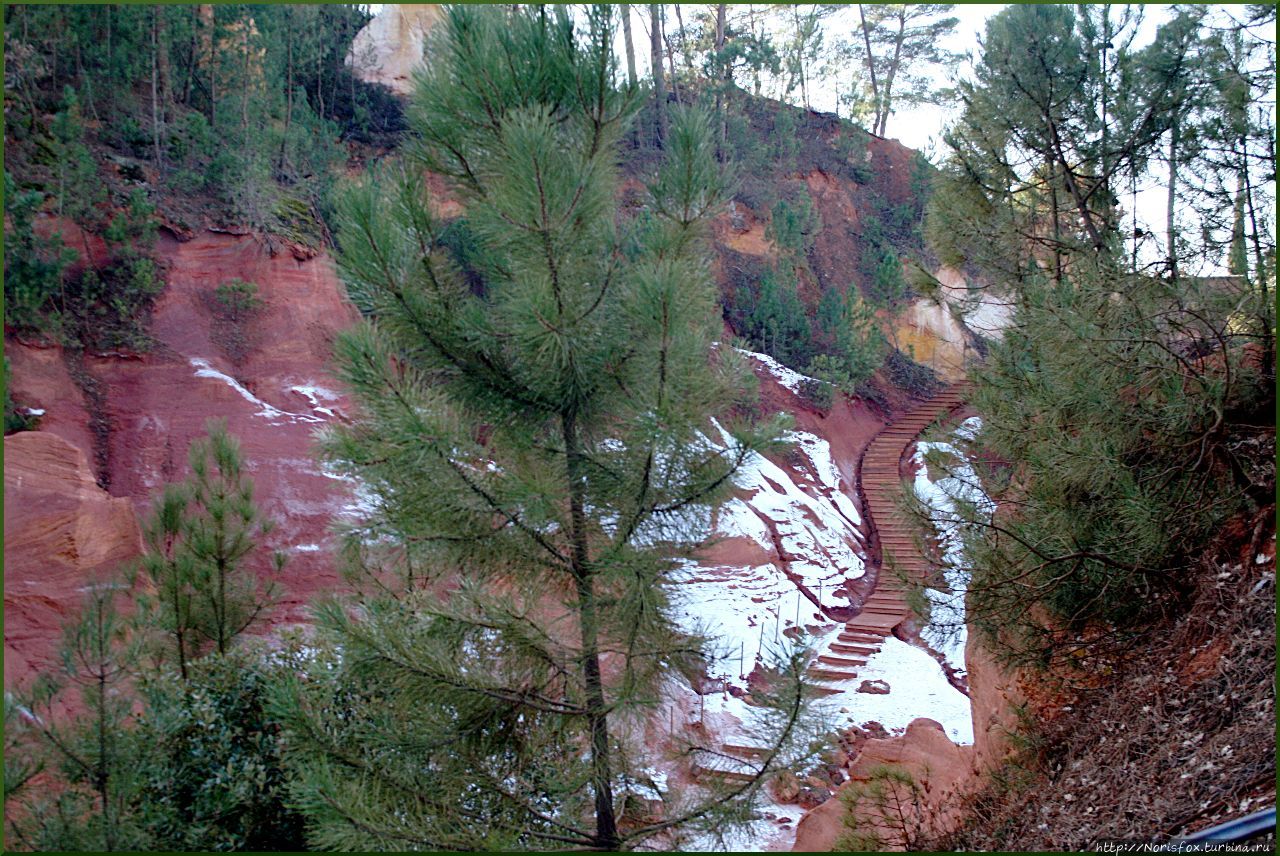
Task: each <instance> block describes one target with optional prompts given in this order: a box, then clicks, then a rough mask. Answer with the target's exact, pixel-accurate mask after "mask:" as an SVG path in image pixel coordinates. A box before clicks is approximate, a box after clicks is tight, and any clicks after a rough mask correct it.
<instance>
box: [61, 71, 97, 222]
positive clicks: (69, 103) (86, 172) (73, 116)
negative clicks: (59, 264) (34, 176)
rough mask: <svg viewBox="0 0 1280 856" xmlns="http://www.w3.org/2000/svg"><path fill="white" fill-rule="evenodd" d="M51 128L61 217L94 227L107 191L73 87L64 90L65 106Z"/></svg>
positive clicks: (63, 101)
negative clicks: (100, 176)
mask: <svg viewBox="0 0 1280 856" xmlns="http://www.w3.org/2000/svg"><path fill="white" fill-rule="evenodd" d="M49 131H50V135H51V136H52V138H53V152H54V158H55V163H54V172H55V175H56V181H57V196H56V198H57V200H58V208H57V211H58V216H60V217H68V218H70V219H71V220H74V221H76V222H77V223H81V224H83V225H84V226H85V227H86V228H93V227H94V226H96V225H98V223H99V221H100V219H101V216H102V215H101V212H100V211H99V206H100V205H101V204H102V202H103V200H104V198H105V194H104V193H103V187H102V183H101V182H100V181H99V180H98V167H97V164H95V163H94V161H93V155H92V154H91V153H90V151H89V147H88V146H86V145H85V136H84V131H85V129H84V117H83V115H81V112H80V99H79V98H77V97H76V93H75V90H74V89H72V88H71V87H70V86H68V87H66V89H64V90H63V95H62V109H61V110H59V111H58V113H57V114H56V115H54V117H53V122H52V123H51V124H50V127H49Z"/></svg>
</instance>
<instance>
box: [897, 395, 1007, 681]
mask: <svg viewBox="0 0 1280 856" xmlns="http://www.w3.org/2000/svg"><path fill="white" fill-rule="evenodd" d="M981 428H982V420H981V419H979V418H978V417H977V416H973V417H970V418H969V419H966V420H965V421H964V422H962V423H961V424H960V425H959V427H957V428H956V429H955V431H953V432H952V434H953V436H955V437H956V438H958V439H960V440H971V439H973V437H975V436H977V432H978V431H979V430H980V429H981ZM934 450H936V451H939V452H944V453H946V454H947V455H948V456H949V458H948V459H949V461H950V465H949V472H948V473H947V474H945V475H943V476H942V477H941V478H939V479H938V481H936V482H933V481H930V479H929V473H928V468H927V467H926V466H925V455H926V454H927V453H929V452H930V451H934ZM915 464H916V467H917V470H916V480H915V492H916V496H917V497H919V498H920V500H921V501H922V502H924V503H925V505H927V506H928V507H929V508H930V509H931V510H932V516H933V522H934V526H935V527H937V529H938V541H939V543H940V544H941V546H942V552H943V556H944V557H945V558H946V566H945V567H944V574H945V576H946V580H947V586H948V588H950V591H949V592H944V591H939V590H937V589H926V590H925V595H926V596H927V597H928V598H929V617H930V620H929V625H928V626H927V627H925V628H924V629H923V631H922V633H921V635H922V636H923V637H924V639H925V641H926V642H928V643H929V645H930V646H931V647H932V648H933V649H934V650H936V651H939V652H941V653H942V654H943V656H945V657H946V658H947V662H948V663H950V664H951V666H952V667H954V668H955V669H957V670H958V671H959V672H960V674H962V675H963V674H964V671H965V662H964V648H965V641H966V639H967V637H968V630H967V627H966V625H965V615H964V597H965V591H966V590H967V588H968V584H969V574H968V571H967V570H966V569H965V568H964V567H963V564H962V561H961V560H962V557H963V544H962V542H961V535H962V532H961V528H960V519H959V517H958V516H957V515H956V502H957V501H964V502H970V503H973V504H974V505H976V506H977V508H978V509H980V510H981V511H982V512H983V513H984V514H985V515H987V516H988V517H989V516H990V514H991V513H992V511H994V510H995V503H993V502H992V501H991V498H990V497H988V496H987V495H986V493H984V492H983V490H982V487H981V486H980V485H979V483H978V477H977V474H976V473H975V472H974V470H973V467H972V465H971V464H970V463H969V461H968V459H967V458H965V456H964V453H963V451H962V450H961V448H959V447H958V446H957V445H955V444H953V443H949V442H924V441H922V442H919V443H917V444H916V452H915Z"/></svg>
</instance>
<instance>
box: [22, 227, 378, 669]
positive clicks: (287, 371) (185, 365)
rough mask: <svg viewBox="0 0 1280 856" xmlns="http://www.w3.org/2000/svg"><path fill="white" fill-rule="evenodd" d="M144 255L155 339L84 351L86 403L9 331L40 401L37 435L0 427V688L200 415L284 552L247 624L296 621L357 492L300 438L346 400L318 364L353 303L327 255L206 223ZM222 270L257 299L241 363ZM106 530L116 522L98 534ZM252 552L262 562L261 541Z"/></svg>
mask: <svg viewBox="0 0 1280 856" xmlns="http://www.w3.org/2000/svg"><path fill="white" fill-rule="evenodd" d="M157 256H158V257H159V259H160V260H161V262H162V263H163V264H164V266H165V268H166V275H165V278H166V282H167V285H166V288H165V290H164V292H163V294H162V295H161V296H160V298H159V300H158V301H157V303H156V307H155V312H154V315H153V318H152V321H151V324H150V327H149V329H150V332H151V334H152V336H153V337H154V339H155V340H156V341H155V345H154V346H153V347H152V348H151V349H150V350H149V351H148V352H147V353H145V354H142V355H140V356H121V355H99V356H88V357H86V358H85V361H84V372H85V374H86V375H87V376H88V378H89V380H90V382H93V383H96V386H97V389H98V390H99V391H100V396H99V400H98V402H96V403H94V402H91V401H89V400H88V399H87V397H86V396H85V395H84V394H83V393H82V392H81V388H80V386H79V385H77V383H76V382H75V381H73V379H72V377H71V374H70V373H69V372H68V369H67V367H66V365H65V363H64V361H63V359H62V357H61V354H60V351H59V350H58V349H56V348H52V347H43V348H41V347H35V346H31V345H24V344H21V343H17V342H7V343H6V352H7V355H8V356H9V358H10V360H11V363H12V370H13V377H14V392H15V397H16V399H17V400H18V402H19V403H20V404H22V405H24V406H26V407H33V408H39V409H43V410H45V414H44V416H42V417H41V422H40V426H39V427H40V428H41V430H40V431H39V432H36V433H26V434H17V435H13V436H11V437H6V438H5V464H6V466H5V618H6V622H5V665H6V669H5V682H6V685H12V684H13V683H14V682H15V681H17V680H21V679H22V678H23V677H24V676H25V675H27V674H29V672H30V670H32V669H38V668H40V667H41V665H42V664H44V665H48V664H51V663H52V662H53V658H54V657H55V656H56V650H57V645H58V640H59V639H60V637H61V632H62V631H61V623H62V621H63V619H64V618H65V617H66V616H69V615H71V614H73V613H74V612H75V610H76V609H77V608H78V605H79V602H80V598H81V594H80V592H78V591H77V589H78V588H79V587H81V586H84V585H86V584H87V583H88V582H89V581H91V580H92V578H93V576H94V574H98V573H106V572H107V571H109V570H111V569H112V568H113V567H115V566H117V565H119V564H120V563H121V561H122V560H124V559H128V558H130V557H132V556H134V555H136V554H137V552H138V549H139V546H138V537H137V524H136V523H135V522H134V515H135V514H136V516H137V518H139V519H141V518H142V517H144V516H145V513H146V510H147V508H148V506H149V504H150V500H151V496H152V494H153V493H154V492H155V491H156V490H157V489H158V488H160V487H161V486H162V485H164V484H165V483H166V482H171V481H178V480H181V479H183V478H185V477H186V475H187V474H188V472H189V470H188V467H187V450H188V447H189V446H190V444H191V441H192V440H193V439H195V438H197V437H199V436H201V435H203V434H204V431H205V425H206V423H207V421H208V420H209V419H211V418H222V419H226V420H227V424H228V428H229V430H230V432H231V433H232V434H233V435H234V436H236V437H237V438H239V440H240V443H241V450H242V453H243V457H244V460H245V465H246V468H247V471H248V473H249V475H250V477H251V478H252V479H253V481H254V483H255V496H256V499H257V502H258V504H259V506H260V508H261V509H262V510H263V512H264V513H265V514H266V516H268V517H270V518H272V519H274V520H275V521H276V522H277V528H276V529H275V531H273V532H272V533H271V534H270V536H269V538H268V539H267V541H266V546H267V547H268V548H270V549H281V550H284V551H285V552H286V553H287V554H288V556H289V563H288V564H287V565H286V567H285V569H284V571H283V573H282V575H281V576H280V578H279V580H278V581H279V582H280V583H281V584H282V586H283V588H284V589H285V596H284V600H283V601H282V603H281V604H280V605H279V606H278V607H277V608H276V610H275V611H274V612H273V613H272V615H271V616H270V617H269V619H268V621H267V623H264V624H263V625H262V626H261V628H260V629H261V631H262V632H268V631H269V630H270V628H271V626H273V625H278V624H280V623H285V622H295V621H299V620H302V619H303V618H304V617H305V612H304V608H305V605H306V603H307V602H308V601H309V600H310V599H311V598H312V597H313V596H314V595H315V594H316V593H317V592H319V591H322V590H325V589H333V588H335V587H337V585H338V582H339V576H338V574H337V572H336V571H335V569H334V567H333V556H334V553H335V552H336V551H335V549H334V547H335V544H334V538H333V535H332V534H331V530H330V527H331V525H332V524H333V522H334V520H335V519H341V518H342V516H343V515H344V514H350V513H351V512H352V511H354V509H355V499H354V496H353V492H352V486H351V484H350V483H349V482H346V481H344V480H341V479H339V478H335V477H334V476H333V475H332V474H329V475H326V474H325V473H324V472H323V471H322V470H321V467H320V465H319V464H318V463H316V461H315V459H314V456H313V454H312V452H313V446H314V437H313V435H314V433H315V432H316V430H317V429H320V428H323V427H324V426H325V425H326V424H329V423H332V422H335V421H337V420H341V419H343V418H345V415H346V413H347V412H349V411H350V407H351V406H350V404H349V402H348V401H347V400H346V398H345V397H344V396H342V395H341V394H340V385H339V384H338V382H337V381H336V380H335V379H334V378H333V377H332V375H331V374H330V368H329V365H330V356H331V350H332V341H333V338H334V336H335V335H336V334H337V332H338V331H340V330H342V329H344V328H346V327H348V326H350V325H351V324H352V323H354V322H355V320H356V318H357V313H356V311H355V309H354V308H353V307H352V306H351V304H350V303H348V302H347V301H346V300H345V298H344V297H343V291H342V286H341V283H340V282H339V280H338V277H337V273H336V270H335V268H334V265H333V262H332V260H331V259H330V258H329V257H328V256H326V255H323V254H322V255H319V256H316V257H315V258H312V259H308V260H299V259H297V258H296V257H295V256H294V255H293V254H291V253H289V252H287V251H286V252H279V253H277V254H275V255H273V254H272V253H271V252H270V249H269V248H268V246H267V245H266V244H265V243H263V242H262V241H261V240H259V239H258V238H255V237H253V236H248V235H245V236H237V235H228V234H222V233H213V232H205V233H201V234H198V235H197V236H196V237H195V238H194V239H193V240H190V241H187V242H185V243H179V242H177V241H174V240H172V239H166V238H162V239H161V241H160V242H159V244H158V246H157ZM237 278H238V279H241V280H244V281H246V282H252V283H255V284H256V285H257V286H258V289H259V291H258V294H259V297H260V298H261V299H262V301H263V306H262V308H261V310H259V311H258V312H257V313H255V314H254V316H253V318H252V320H251V321H250V322H249V323H248V325H247V328H246V332H247V336H246V339H247V341H248V348H247V349H246V354H245V356H244V358H243V360H242V361H241V362H240V363H239V364H235V363H233V362H232V360H231V359H230V357H229V351H228V348H227V347H226V341H227V328H226V326H225V324H223V323H222V322H220V321H219V320H218V314H217V306H218V304H217V302H216V300H215V299H213V291H214V289H215V288H216V287H217V286H218V285H219V284H221V283H224V282H227V281H229V280H231V279H237ZM95 411H96V413H97V415H98V416H99V420H98V422H99V424H100V425H104V426H105V431H102V432H99V434H97V435H95V434H94V433H93V432H92V431H90V430H89V428H88V425H89V419H90V416H91V414H92V413H93V412H95ZM40 444H45V445H43V446H42V445H40ZM50 449H54V450H56V454H54V452H52V451H48V450H50ZM39 450H44V451H42V452H41V454H40V456H39V457H33V455H34V454H35V451H39ZM59 461H61V462H62V463H58V462H59ZM68 462H71V463H68ZM72 473H73V474H74V478H73V477H72V476H71V475H70V474H72ZM34 474H40V478H39V479H35V475H34ZM54 474H56V475H54ZM95 478H97V479H98V480H99V481H100V482H101V483H103V484H105V485H106V486H107V490H106V491H103V490H101V489H100V488H98V487H97V485H95ZM33 479H34V480H33ZM19 482H21V484H19ZM33 490H35V491H38V493H35V494H33V493H31V491H33ZM86 497H89V498H92V502H90V499H86ZM72 508H80V509H84V510H83V511H82V512H75V513H74V514H73V512H71V511H68V510H67V509H72ZM49 509H54V510H58V509H61V510H60V511H57V512H56V514H55V513H54V512H53V511H49ZM108 511H109V512H110V513H108ZM125 512H127V518H126V517H125V516H124V515H125ZM46 514H52V515H54V516H53V517H51V518H50V519H49V520H47V521H46V520H45V515H46ZM75 514H79V515H80V517H82V518H84V520H80V517H75ZM57 515H62V516H57ZM68 515H71V517H72V518H74V520H76V521H79V522H71V521H70V520H69V519H64V518H66V517H67V516H68ZM126 519H127V520H128V521H129V522H128V524H127V525H126V523H125V522H124V521H125V520H126ZM40 521H45V522H40ZM58 521H61V522H58ZM85 521H88V522H85ZM55 524H56V525H55ZM11 527H16V528H14V529H13V530H12V534H11ZM85 527H88V528H85ZM121 527H124V529H127V531H128V533H130V534H129V535H128V537H125V536H123V535H111V536H110V537H109V533H114V532H117V531H118V530H121ZM42 532H43V533H44V534H41V533H42ZM77 533H80V534H82V535H83V537H78V536H77ZM126 541H127V542H128V543H129V544H130V545H132V546H131V547H130V548H129V549H125V548H124V547H123V546H122V545H123V544H124V543H125V542H126ZM254 561H255V562H256V563H257V565H256V567H257V568H258V569H259V570H260V571H262V572H264V573H269V569H270V561H269V555H268V553H267V551H266V550H264V551H262V552H261V553H260V554H259V555H258V556H255V557H254ZM50 580H53V581H54V582H55V583H56V584H50Z"/></svg>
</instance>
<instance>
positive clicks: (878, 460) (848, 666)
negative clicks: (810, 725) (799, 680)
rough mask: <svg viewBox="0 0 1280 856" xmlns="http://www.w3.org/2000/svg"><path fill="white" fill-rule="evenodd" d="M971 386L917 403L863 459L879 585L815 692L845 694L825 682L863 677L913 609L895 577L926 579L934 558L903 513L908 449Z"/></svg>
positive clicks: (818, 673)
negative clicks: (900, 508) (923, 551)
mask: <svg viewBox="0 0 1280 856" xmlns="http://www.w3.org/2000/svg"><path fill="white" fill-rule="evenodd" d="M968 390H969V388H968V385H967V384H964V383H958V384H953V385H951V386H949V387H946V388H945V389H943V390H942V391H941V392H939V393H938V394H936V395H934V396H933V397H932V398H930V399H928V400H927V401H923V402H921V403H919V404H917V405H916V406H915V407H914V408H912V409H911V410H909V411H907V412H906V413H904V414H903V415H902V416H901V417H899V418H898V419H895V420H894V421H893V422H890V423H889V424H888V425H886V426H885V427H884V428H882V429H881V430H880V433H878V434H877V435H876V436H875V437H873V438H872V440H871V442H870V443H868V444H867V448H866V449H864V450H863V452H862V457H861V459H860V460H859V461H858V475H857V483H858V491H859V493H861V494H862V495H863V496H864V497H866V512H867V518H868V519H867V531H868V533H869V534H870V536H871V540H870V546H871V555H870V556H868V557H867V558H868V560H869V562H870V564H871V567H872V568H873V569H874V570H875V574H876V581H875V587H874V588H873V589H872V590H871V593H870V594H869V595H868V596H867V599H866V602H865V603H863V605H862V608H861V610H860V611H859V612H858V613H857V614H856V615H854V616H853V618H851V619H849V620H848V621H847V622H846V623H845V626H844V630H843V631H841V633H840V634H839V636H837V637H836V641H835V642H833V643H831V645H830V646H828V648H827V650H826V651H825V652H824V653H823V654H821V655H819V656H818V659H817V662H816V663H814V665H813V666H812V667H811V668H810V669H809V677H811V678H813V679H814V680H815V681H818V682H819V683H818V684H816V685H815V687H814V689H815V691H817V692H818V693H821V694H824V695H835V694H838V693H841V692H844V690H843V689H840V688H837V687H830V686H827V687H824V686H823V685H822V684H823V682H844V681H849V680H852V679H854V678H856V677H857V676H858V669H859V667H861V666H865V665H866V663H867V658H868V657H870V656H871V655H872V654H875V653H876V652H877V651H879V650H880V645H881V643H882V642H883V641H884V639H885V637H887V636H888V635H889V634H890V633H892V632H893V628H894V627H896V626H897V625H898V624H899V623H901V622H902V621H903V619H905V618H907V616H908V615H909V614H910V612H911V610H910V608H909V607H908V606H907V602H906V597H905V588H904V584H903V582H902V581H901V580H900V579H898V576H897V575H896V574H894V573H893V569H894V568H896V570H897V571H898V573H901V574H904V575H906V576H907V577H908V578H916V579H920V578H923V577H924V575H925V574H926V573H928V570H929V567H930V565H929V560H928V559H927V558H926V557H924V556H922V555H920V552H919V548H918V547H917V545H916V540H915V535H914V529H913V527H912V524H911V522H910V521H908V520H906V519H904V518H903V516H902V514H901V513H900V512H899V511H898V508H897V503H898V497H899V496H900V494H901V492H902V480H903V477H904V473H903V470H902V468H903V463H904V460H905V457H906V452H907V449H909V448H910V447H911V444H912V443H914V442H915V440H916V438H917V437H919V436H920V434H921V432H923V431H924V429H926V428H928V427H929V426H930V425H932V424H933V423H934V422H936V421H937V420H938V419H940V418H943V417H946V416H948V415H949V414H951V413H952V412H953V411H955V410H957V409H958V408H960V407H961V406H963V405H964V403H965V396H966V395H967V393H968Z"/></svg>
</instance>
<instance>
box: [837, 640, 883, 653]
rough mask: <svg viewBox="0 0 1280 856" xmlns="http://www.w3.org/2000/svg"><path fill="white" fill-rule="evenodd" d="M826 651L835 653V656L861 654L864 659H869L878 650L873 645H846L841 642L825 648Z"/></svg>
mask: <svg viewBox="0 0 1280 856" xmlns="http://www.w3.org/2000/svg"><path fill="white" fill-rule="evenodd" d="M827 650H828V651H835V652H836V653H837V654H861V655H862V656H864V657H870V656H871V655H872V654H874V653H876V652H877V651H879V650H880V649H879V648H878V647H875V646H873V645H846V644H845V643H843V642H832V643H831V644H830V645H828V646H827Z"/></svg>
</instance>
